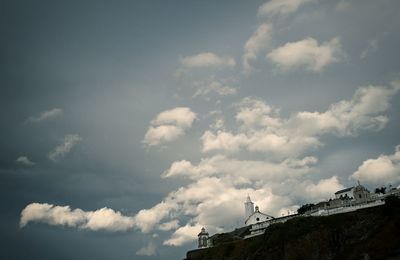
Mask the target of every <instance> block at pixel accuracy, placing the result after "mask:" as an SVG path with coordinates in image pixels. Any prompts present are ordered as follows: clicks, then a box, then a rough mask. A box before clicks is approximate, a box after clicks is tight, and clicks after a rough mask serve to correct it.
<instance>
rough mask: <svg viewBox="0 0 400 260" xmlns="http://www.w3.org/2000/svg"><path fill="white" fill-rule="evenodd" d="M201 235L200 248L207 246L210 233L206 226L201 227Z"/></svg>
mask: <svg viewBox="0 0 400 260" xmlns="http://www.w3.org/2000/svg"><path fill="white" fill-rule="evenodd" d="M197 236H198V237H199V248H205V247H207V240H208V233H207V232H206V229H205V228H202V229H201V232H200V233H199V234H198V235H197Z"/></svg>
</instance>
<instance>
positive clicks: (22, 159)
mask: <svg viewBox="0 0 400 260" xmlns="http://www.w3.org/2000/svg"><path fill="white" fill-rule="evenodd" d="M15 162H16V163H18V164H20V165H23V166H33V165H35V163H34V162H32V161H31V160H29V158H28V157H26V156H20V157H18V158H17V159H16V160H15Z"/></svg>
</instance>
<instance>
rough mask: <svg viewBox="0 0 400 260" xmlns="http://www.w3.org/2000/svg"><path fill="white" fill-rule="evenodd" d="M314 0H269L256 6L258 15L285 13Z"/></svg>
mask: <svg viewBox="0 0 400 260" xmlns="http://www.w3.org/2000/svg"><path fill="white" fill-rule="evenodd" d="M310 2H315V0H270V1H268V2H266V3H264V4H262V5H261V6H260V7H259V8H258V14H259V15H285V14H289V13H293V12H295V11H296V10H297V9H298V8H299V7H300V6H301V5H303V4H306V3H310Z"/></svg>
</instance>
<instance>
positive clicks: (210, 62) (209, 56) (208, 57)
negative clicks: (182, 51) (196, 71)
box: [181, 52, 236, 68]
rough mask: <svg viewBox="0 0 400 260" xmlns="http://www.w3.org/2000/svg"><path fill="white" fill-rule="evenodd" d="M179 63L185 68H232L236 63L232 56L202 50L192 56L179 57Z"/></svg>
mask: <svg viewBox="0 0 400 260" xmlns="http://www.w3.org/2000/svg"><path fill="white" fill-rule="evenodd" d="M181 64H182V65H183V66H184V67H187V68H206V67H214V68H224V67H229V68H233V67H235V65H236V62H235V59H234V58H233V57H230V56H227V57H221V56H218V55H217V54H215V53H212V52H203V53H199V54H196V55H193V56H186V57H183V58H181Z"/></svg>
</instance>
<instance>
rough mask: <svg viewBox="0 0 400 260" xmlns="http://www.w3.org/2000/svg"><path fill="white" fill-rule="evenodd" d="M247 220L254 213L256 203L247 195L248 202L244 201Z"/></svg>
mask: <svg viewBox="0 0 400 260" xmlns="http://www.w3.org/2000/svg"><path fill="white" fill-rule="evenodd" d="M244 210H245V220H247V219H248V218H249V217H250V216H251V215H253V213H254V203H253V202H252V201H251V199H250V196H249V195H247V199H246V202H245V203H244Z"/></svg>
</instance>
